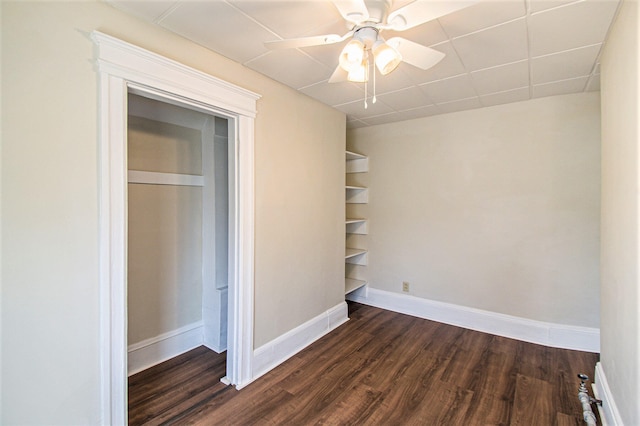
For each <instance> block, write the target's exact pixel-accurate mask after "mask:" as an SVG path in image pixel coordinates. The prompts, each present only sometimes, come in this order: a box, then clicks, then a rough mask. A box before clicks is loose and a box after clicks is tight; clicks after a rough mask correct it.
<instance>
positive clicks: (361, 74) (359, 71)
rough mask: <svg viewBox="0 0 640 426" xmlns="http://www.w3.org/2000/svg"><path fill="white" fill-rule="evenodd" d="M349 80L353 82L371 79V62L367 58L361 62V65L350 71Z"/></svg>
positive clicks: (364, 81)
mask: <svg viewBox="0 0 640 426" xmlns="http://www.w3.org/2000/svg"><path fill="white" fill-rule="evenodd" d="M347 80H348V81H351V82H353V83H366V82H367V81H369V63H368V61H367V60H366V59H363V60H362V61H361V62H360V65H358V66H357V67H355V68H353V69H352V70H350V71H349V74H348V75H347Z"/></svg>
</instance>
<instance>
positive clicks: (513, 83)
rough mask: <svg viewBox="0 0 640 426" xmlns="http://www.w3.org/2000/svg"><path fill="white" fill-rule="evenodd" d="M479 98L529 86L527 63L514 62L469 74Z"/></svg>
mask: <svg viewBox="0 0 640 426" xmlns="http://www.w3.org/2000/svg"><path fill="white" fill-rule="evenodd" d="M471 79H472V80H473V85H474V86H475V88H476V90H477V92H478V94H479V95H480V96H482V95H486V94H489V93H495V92H504V91H506V90H511V89H516V88H519V87H523V86H527V85H529V61H520V62H514V63H512V64H507V65H501V66H498V67H493V68H488V69H484V70H480V71H474V72H472V73H471Z"/></svg>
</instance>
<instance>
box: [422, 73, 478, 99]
mask: <svg viewBox="0 0 640 426" xmlns="http://www.w3.org/2000/svg"><path fill="white" fill-rule="evenodd" d="M419 87H420V89H422V90H423V91H424V92H425V93H426V95H427V96H428V97H429V99H431V100H432V101H433V102H434V103H436V104H441V103H445V102H451V101H457V100H460V99H467V98H471V97H475V96H477V94H476V91H475V89H474V88H473V84H472V83H471V78H470V77H469V76H468V75H467V74H462V75H459V76H457V77H452V78H447V79H446V80H438V81H434V82H433V83H426V84H421V85H420V86H419Z"/></svg>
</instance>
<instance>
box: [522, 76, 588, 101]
mask: <svg viewBox="0 0 640 426" xmlns="http://www.w3.org/2000/svg"><path fill="white" fill-rule="evenodd" d="M587 80H589V77H580V78H572V79H569V80H562V81H554V82H552V83H546V84H540V85H535V86H533V97H534V98H542V97H545V96H555V95H566V94H568V93H578V92H582V91H583V90H584V88H585V86H586V84H587Z"/></svg>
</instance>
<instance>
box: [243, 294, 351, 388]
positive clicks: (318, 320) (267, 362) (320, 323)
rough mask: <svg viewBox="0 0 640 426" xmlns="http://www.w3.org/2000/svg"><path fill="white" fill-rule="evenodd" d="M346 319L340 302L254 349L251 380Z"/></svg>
mask: <svg viewBox="0 0 640 426" xmlns="http://www.w3.org/2000/svg"><path fill="white" fill-rule="evenodd" d="M348 320H349V316H348V308H347V304H346V302H342V303H339V304H338V305H336V306H334V307H333V308H331V309H329V310H327V311H325V312H323V313H322V314H320V315H318V316H317V317H315V318H312V319H310V320H309V321H307V322H305V323H304V324H302V325H299V326H298V327H296V328H294V329H293V330H291V331H289V332H287V333H285V334H283V335H282V336H280V337H278V338H276V339H274V340H272V341H271V342H269V343H267V344H265V345H263V346H260V347H259V348H257V349H255V350H254V351H253V362H252V380H255V379H257V378H258V377H260V376H262V375H264V374H266V373H267V372H269V371H271V370H272V369H273V368H275V367H277V366H278V365H280V364H282V363H283V362H284V361H286V360H287V359H289V358H291V357H292V356H293V355H295V354H297V353H298V352H300V351H301V350H302V349H304V348H306V347H307V346H309V345H310V344H311V343H313V342H315V341H316V340H318V339H320V338H321V337H322V336H324V335H325V334H327V333H329V332H330V331H332V330H334V329H335V328H337V327H339V326H340V325H342V324H344V323H345V322H347V321H348Z"/></svg>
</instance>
